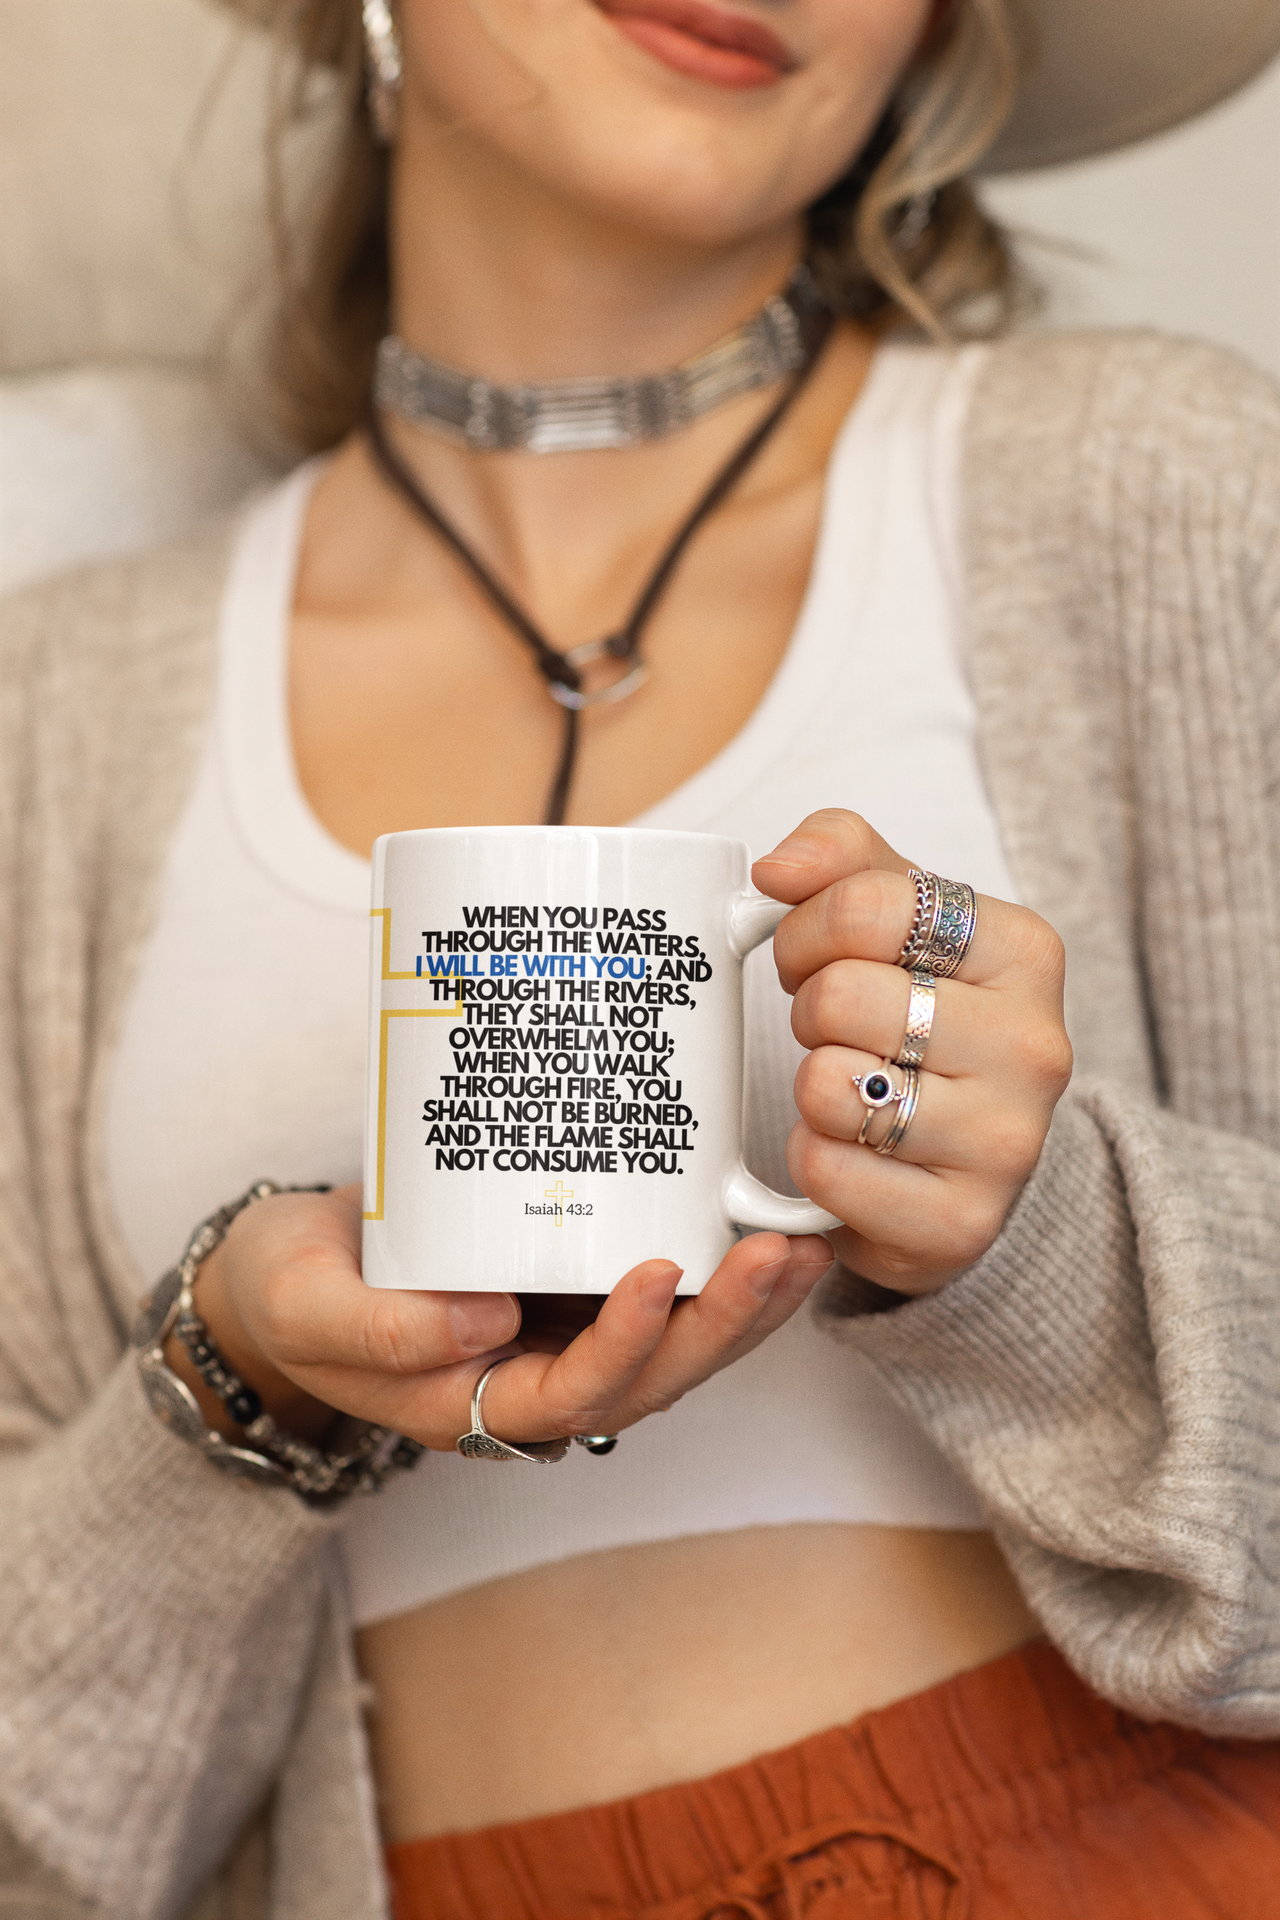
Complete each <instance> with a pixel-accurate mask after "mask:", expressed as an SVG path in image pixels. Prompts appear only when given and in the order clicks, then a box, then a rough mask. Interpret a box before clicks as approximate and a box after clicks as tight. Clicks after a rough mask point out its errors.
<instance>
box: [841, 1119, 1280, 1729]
mask: <svg viewBox="0 0 1280 1920" xmlns="http://www.w3.org/2000/svg"><path fill="white" fill-rule="evenodd" d="M851 1337H852V1338H854V1339H855V1341H856V1344H857V1345H858V1347H859V1349H860V1350H861V1352H862V1353H863V1354H865V1355H866V1357H867V1358H868V1359H869V1360H870V1361H871V1363H872V1365H873V1366H874V1367H875V1368H876V1370H877V1371H878V1372H879V1373H880V1375H881V1377H882V1378H883V1379H884V1380H885V1381H886V1382H887V1384H888V1385H889V1386H890V1387H891V1388H892V1390H893V1392H894V1393H895V1395H896V1396H897V1397H898V1398H899V1399H900V1400H901V1401H903V1402H904V1403H905V1404H906V1405H907V1406H909V1407H910V1408H911V1409H912V1411H913V1412H914V1413H915V1414H916V1415H917V1416H918V1418H919V1419H920V1420H921V1421H922V1422H923V1424H924V1425H925V1426H926V1427H927V1429H928V1431H929V1432H930V1434H931V1435H932V1437H933V1438H934V1439H935V1440H936V1441H937V1442H938V1443H939V1445H940V1446H941V1447H942V1448H943V1449H944V1451H945V1452H946V1453H947V1454H948V1455H949V1456H950V1458H951V1459H952V1460H953V1461H954V1462H955V1463H956V1464H957V1466H958V1467H959V1468H960V1469H961V1471H962V1472H963V1473H964V1475H965V1476H966V1478H967V1479H968V1480H969V1481H970V1482H971V1483H972V1484H973V1485H974V1486H975V1487H976V1488H977V1489H978V1491H979V1492H980V1493H981V1495H982V1497H983V1499H984V1501H985V1502H986V1503H987V1505H988V1507H989V1509H990V1512H991V1515H992V1519H993V1522H994V1525H995V1527H996V1531H997V1533H998V1535H999V1538H1000V1540H1001V1544H1002V1546H1003V1547H1004V1549H1005V1552H1006V1554H1007V1556H1008V1558H1009V1561H1010V1564H1011V1565H1012V1567H1013V1569H1014V1572H1015V1574H1016V1575H1017V1577H1018V1579H1019V1581H1020V1583H1021V1585H1022V1587H1023V1590H1024V1592H1025V1593H1026V1596H1027V1598H1028V1600H1029V1601H1030V1603H1031V1605H1032V1607H1033V1608H1034V1610H1035V1612H1036V1613H1037V1614H1038V1616H1039V1618H1040V1619H1041V1621H1042V1622H1043V1624H1044V1626H1045V1628H1046V1630H1047V1631H1048V1633H1049V1634H1050V1635H1051V1636H1052V1638H1053V1639H1054V1640H1055V1641H1056V1642H1057V1644H1058V1645H1059V1646H1060V1647H1061V1649H1062V1651H1063V1652H1064V1653H1065V1654H1066V1655H1067V1657H1068V1659H1069V1660H1070V1661H1071V1663H1072V1665H1073V1666H1075V1667H1076V1669H1077V1670H1078V1671H1079V1672H1080V1673H1081V1674H1083V1675H1084V1677H1085V1678H1086V1679H1087V1680H1088V1681H1089V1682H1090V1684H1091V1685H1093V1686H1094V1687H1096V1688H1097V1689H1098V1691H1099V1692H1100V1693H1102V1694H1104V1695H1105V1696H1106V1697H1107V1698H1108V1699H1110V1700H1114V1701H1116V1702H1117V1703H1119V1704H1120V1705H1122V1706H1126V1707H1129V1708H1131V1709H1132V1710H1133V1711H1134V1712H1136V1713H1140V1714H1143V1715H1145V1716H1147V1717H1149V1718H1161V1719H1170V1720H1175V1721H1180V1722H1183V1723H1187V1724H1190V1725H1193V1726H1198V1727H1201V1728H1203V1729H1205V1730H1206V1731H1208V1732H1211V1733H1218V1734H1229V1733H1234V1734H1255V1735H1268V1736H1271V1737H1274V1736H1275V1735H1276V1734H1278V1733H1280V1164H1278V1163H1277V1159H1276V1156H1275V1155H1274V1154H1273V1153H1271V1152H1269V1151H1268V1150H1267V1149H1265V1148H1262V1147H1259V1146H1256V1145H1255V1144H1253V1143H1252V1142H1250V1141H1244V1140H1241V1139H1239V1138H1238V1137H1236V1136H1233V1135H1231V1134H1225V1133H1220V1132H1214V1131H1211V1130H1210V1129H1208V1128H1205V1127H1198V1126H1195V1125H1194V1124H1190V1123H1187V1122H1185V1121H1178V1120H1176V1119H1174V1118H1172V1117H1171V1116H1170V1115H1168V1114H1166V1113H1162V1112H1160V1111H1158V1110H1155V1109H1153V1108H1152V1107H1151V1106H1150V1105H1146V1104H1143V1103H1141V1102H1139V1101H1136V1100H1135V1099H1133V1098H1132V1097H1131V1096H1126V1095H1124V1094H1122V1093H1120V1092H1118V1091H1117V1090H1116V1089H1115V1088H1114V1087H1113V1086H1107V1085H1097V1084H1095V1085H1077V1086H1076V1087H1074V1088H1073V1089H1072V1091H1071V1093H1070V1094H1069V1095H1068V1097H1067V1098H1066V1100H1065V1101H1064V1102H1063V1104H1062V1106H1061V1108H1060V1110H1059V1113H1058V1115H1057V1117H1056V1119H1055V1122H1054V1126H1053V1130H1052V1132H1051V1134H1050V1137H1049V1141H1048V1144H1047V1146H1046V1149H1045V1152H1044V1156H1043V1158H1042V1161H1041V1164H1040V1167H1039V1169H1038V1171H1037V1174H1036V1177H1035V1179H1034V1180H1033V1181H1032V1182H1031V1183H1030V1185H1029V1186H1028V1188H1027V1189H1026V1191H1025V1192H1024V1194H1023V1197H1022V1199H1021V1201H1020V1203H1019V1205H1018V1207H1017V1209H1016V1210H1015V1212H1014V1214H1013V1216H1012V1218H1011V1219H1010V1221H1009V1222H1008V1224H1007V1226H1006V1228H1005V1231H1004V1233H1003V1234H1002V1235H1001V1237H1000V1239H999V1240H998V1241H997V1242H996V1245H995V1246H994V1247H993V1248H992V1250H991V1252H990V1253H989V1254H988V1255H987V1256H986V1258H985V1259H984V1260H982V1261H981V1262H980V1263H979V1264H978V1265H977V1266H976V1267H974V1268H973V1269H972V1270H971V1271H970V1272H969V1273H967V1274H965V1275H964V1276H963V1277H962V1278H960V1279H958V1280H956V1281H954V1282H953V1283H952V1284H951V1285H950V1286H947V1287H944V1288H943V1289H942V1290H941V1291H940V1292H939V1293H937V1294H934V1295H932V1296H930V1297H928V1298H926V1299H923V1300H919V1301H915V1302H913V1303H912V1304H911V1305H909V1306H906V1307H903V1308H900V1309H899V1310H898V1311H896V1312H893V1313H887V1314H878V1315H875V1316H873V1317H871V1318H868V1319H865V1320H861V1321H858V1322H855V1323H853V1324H852V1328H851Z"/></svg>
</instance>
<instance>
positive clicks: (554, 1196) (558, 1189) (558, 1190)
mask: <svg viewBox="0 0 1280 1920" xmlns="http://www.w3.org/2000/svg"><path fill="white" fill-rule="evenodd" d="M542 1197H543V1199H544V1200H554V1201H555V1203H556V1206H557V1208H558V1209H559V1211H558V1212H557V1214H556V1225H557V1226H558V1227H562V1226H563V1225H564V1203H565V1201H566V1200H572V1198H573V1188H572V1187H566V1185H565V1183H564V1181H563V1180H557V1181H556V1183H555V1185H554V1187H544V1188H543V1190H542Z"/></svg>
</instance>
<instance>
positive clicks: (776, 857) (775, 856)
mask: <svg viewBox="0 0 1280 1920" xmlns="http://www.w3.org/2000/svg"><path fill="white" fill-rule="evenodd" d="M817 858H818V849H817V848H816V847H815V846H814V844H813V842H812V840H804V839H801V838H800V836H799V835H798V834H794V833H793V834H788V836H787V838H786V839H785V840H780V841H779V842H778V844H777V846H776V847H775V848H774V850H773V852H772V853H766V854H765V855H764V857H763V859H761V860H757V861H756V865H757V866H758V867H759V866H764V865H765V864H766V863H767V864H769V865H770V866H775V867H811V866H812V865H813V863H814V861H815V860H816V859H817Z"/></svg>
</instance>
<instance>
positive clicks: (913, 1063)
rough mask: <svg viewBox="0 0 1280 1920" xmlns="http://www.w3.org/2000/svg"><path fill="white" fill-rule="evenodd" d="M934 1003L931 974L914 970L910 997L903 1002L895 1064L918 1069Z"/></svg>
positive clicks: (930, 1028) (934, 984)
mask: <svg viewBox="0 0 1280 1920" xmlns="http://www.w3.org/2000/svg"><path fill="white" fill-rule="evenodd" d="M937 1003H938V983H937V981H936V980H935V979H934V977H933V975H932V974H931V973H926V972H925V971H924V969H923V968H922V967H917V968H916V969H915V970H914V971H913V972H912V974H911V997H910V998H909V999H908V1001H907V1030H906V1032H905V1034H904V1035H903V1037H902V1046H901V1048H900V1049H899V1052H898V1058H897V1062H896V1064H897V1065H898V1066H900V1067H922V1066H923V1065H924V1050H925V1048H926V1047H927V1046H928V1044H929V1035H930V1033H931V1032H932V1031H933V1015H934V1009H935V1007H936V1006H937Z"/></svg>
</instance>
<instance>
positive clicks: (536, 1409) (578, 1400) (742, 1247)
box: [485, 1234, 831, 1438]
mask: <svg viewBox="0 0 1280 1920" xmlns="http://www.w3.org/2000/svg"><path fill="white" fill-rule="evenodd" d="M830 1265H831V1249H830V1248H829V1247H828V1246H827V1244H826V1242H825V1241H823V1240H819V1239H817V1237H816V1236H813V1237H811V1238H808V1239H805V1240H799V1241H796V1242H794V1243H788V1241H786V1240H785V1239H784V1238H783V1237H782V1235H780V1234H753V1235H751V1236H750V1238H749V1239H746V1240H743V1241H740V1242H739V1244H738V1245H737V1246H735V1247H733V1248H732V1249H731V1250H730V1252H729V1253H728V1254H727V1255H726V1257H725V1259H724V1260H723V1261H722V1262H721V1265H720V1267H719V1268H718V1269H717V1271H716V1273H715V1274H714V1275H713V1276H712V1278H711V1279H710V1280H709V1281H708V1283H707V1285H706V1287H705V1288H704V1289H703V1291H702V1292H701V1293H700V1294H698V1295H697V1296H696V1297H694V1298H692V1299H689V1300H682V1301H680V1302H679V1303H675V1301H674V1291H675V1286H676V1284H677V1282H678V1280H679V1272H678V1269H673V1268H671V1267H669V1266H667V1265H666V1263H665V1262H659V1261H653V1262H650V1263H648V1265H647V1266H646V1267H641V1268H637V1269H636V1270H635V1272H633V1273H631V1274H628V1275H627V1276H626V1278H625V1279H624V1280H623V1281H621V1282H620V1283H619V1284H618V1286H617V1287H615V1289H614V1291H613V1292H612V1293H611V1294H610V1295H609V1297H608V1299H607V1300H606V1301H605V1303H604V1305H603V1306H602V1308H601V1310H600V1314H599V1317H598V1318H597V1320H596V1321H595V1322H594V1324H593V1325H592V1326H590V1327H588V1328H587V1329H586V1330H585V1331H584V1332H583V1333H581V1334H580V1335H579V1336H578V1338H577V1339H576V1340H575V1341H574V1342H573V1344H572V1345H571V1346H569V1347H567V1348H566V1349H565V1350H564V1352H563V1353H561V1354H559V1355H558V1356H556V1357H555V1358H554V1359H551V1360H547V1359H546V1357H545V1356H542V1355H536V1356H535V1355H529V1356H526V1358H525V1359H523V1360H520V1361H516V1362H513V1363H512V1364H511V1365H509V1366H504V1367H503V1369H502V1371H501V1373H500V1374H495V1376H494V1379H493V1382H492V1385H491V1386H490V1387H489V1389H488V1390H487V1393H486V1400H485V1406H486V1425H487V1426H489V1427H490V1429H491V1431H493V1432H495V1433H498V1434H499V1435H510V1436H517V1437H519V1436H523V1437H525V1438H548V1437H551V1436H552V1435H557V1434H565V1433H617V1432H621V1431H622V1430H624V1429H625V1428H627V1427H629V1426H634V1425H635V1424H636V1422H637V1421H638V1420H642V1419H644V1418H645V1417H646V1416H647V1415H649V1414H651V1413H656V1412H661V1411H664V1410H665V1409H666V1408H668V1407H671V1406H674V1405H675V1403H676V1401H677V1400H679V1399H680V1398H681V1397H682V1396H683V1395H684V1394H685V1393H687V1392H688V1391H689V1390H690V1388H692V1387H695V1386H698V1385H699V1384H700V1383H701V1382H702V1381H703V1380H706V1379H708V1378H709V1377H710V1376H711V1375H712V1374H713V1373H716V1372H718V1371H719V1369H720V1368H721V1367H723V1366H726V1365H727V1364H728V1363H729V1361H730V1360H731V1359H736V1358H738V1357H739V1356H740V1355H741V1354H742V1353H744V1352H749V1351H750V1349H751V1347H752V1346H754V1345H756V1344H758V1342H759V1341H760V1340H763V1339H764V1338H765V1337H766V1335H767V1334H768V1333H769V1332H772V1331H773V1329H774V1328H775V1327H777V1326H779V1325H781V1324H782V1322H783V1320H785V1319H787V1318H788V1317H789V1316H790V1314H792V1313H794V1312H795V1310H796V1308H797V1307H798V1306H799V1305H800V1303H801V1301H802V1300H803V1299H805V1298H806V1297H807V1295H808V1293H809V1292H810V1290H811V1289H812V1287H813V1286H814V1285H815V1284H816V1282H817V1280H818V1279H819V1277H820V1276H821V1275H822V1274H823V1273H825V1272H826V1270H827V1268H828V1267H829V1266H830ZM659 1319H660V1320H661V1326H660V1328H656V1322H657V1321H658V1320H659ZM655 1328H656V1331H657V1337H656V1338H655V1337H654V1335H655ZM497 1421H501V1422H502V1423H503V1424H502V1425H496V1424H495V1422H497ZM531 1422H532V1423H533V1424H532V1425H531V1424H530V1423H531Z"/></svg>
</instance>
